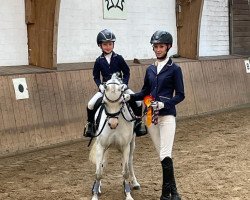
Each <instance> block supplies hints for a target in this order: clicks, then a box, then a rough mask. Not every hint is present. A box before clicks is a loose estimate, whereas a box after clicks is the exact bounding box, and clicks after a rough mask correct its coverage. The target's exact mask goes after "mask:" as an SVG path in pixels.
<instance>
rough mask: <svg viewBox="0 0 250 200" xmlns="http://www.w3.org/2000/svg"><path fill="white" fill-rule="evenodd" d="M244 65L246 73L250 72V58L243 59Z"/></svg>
mask: <svg viewBox="0 0 250 200" xmlns="http://www.w3.org/2000/svg"><path fill="white" fill-rule="evenodd" d="M245 66H246V71H247V73H250V58H249V59H248V60H245Z"/></svg>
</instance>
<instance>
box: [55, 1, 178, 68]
mask: <svg viewBox="0 0 250 200" xmlns="http://www.w3.org/2000/svg"><path fill="white" fill-rule="evenodd" d="M113 2H116V0H113ZM126 4H127V19H126V20H110V19H109V20H108V19H103V6H102V0H98V1H97V0H95V1H94V0H92V1H90V0H61V6H60V16H59V30H58V50H57V61H58V63H70V62H89V61H95V59H96V58H97V57H98V56H99V55H100V53H101V50H100V49H99V47H98V46H97V44H96V36H97V34H98V32H99V31H101V30H103V29H105V28H107V29H110V30H112V31H113V32H114V33H115V35H116V43H115V49H114V51H115V52H117V53H118V54H121V55H122V56H123V57H124V58H125V59H126V60H132V59H134V58H138V59H148V58H152V57H154V54H153V51H152V47H151V45H150V38H151V36H152V34H153V33H154V32H155V31H156V30H161V29H162V30H166V31H169V32H170V33H171V34H172V35H173V38H174V44H173V47H172V48H171V50H170V52H169V55H173V54H175V53H177V42H176V38H177V29H176V16H175V0H168V1H166V0H154V1H152V0H137V1H128V0H126Z"/></svg>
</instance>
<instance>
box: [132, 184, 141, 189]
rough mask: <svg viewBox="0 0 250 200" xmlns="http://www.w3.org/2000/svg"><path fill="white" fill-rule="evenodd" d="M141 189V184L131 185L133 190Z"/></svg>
mask: <svg viewBox="0 0 250 200" xmlns="http://www.w3.org/2000/svg"><path fill="white" fill-rule="evenodd" d="M140 189H141V186H140V185H134V186H133V190H140Z"/></svg>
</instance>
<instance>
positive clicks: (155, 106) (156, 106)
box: [151, 101, 164, 110]
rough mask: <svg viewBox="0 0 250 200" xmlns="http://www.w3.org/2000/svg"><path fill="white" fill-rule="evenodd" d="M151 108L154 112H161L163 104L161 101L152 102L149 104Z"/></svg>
mask: <svg viewBox="0 0 250 200" xmlns="http://www.w3.org/2000/svg"><path fill="white" fill-rule="evenodd" d="M151 106H152V108H153V109H154V110H161V109H162V108H164V103H163V102H161V101H154V102H152V103H151Z"/></svg>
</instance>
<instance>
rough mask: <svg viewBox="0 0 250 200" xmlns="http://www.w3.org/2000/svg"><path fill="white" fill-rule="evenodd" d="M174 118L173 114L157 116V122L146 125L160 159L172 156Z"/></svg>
mask: <svg viewBox="0 0 250 200" xmlns="http://www.w3.org/2000/svg"><path fill="white" fill-rule="evenodd" d="M175 128H176V120H175V117H174V116H173V115H166V116H159V118H158V124H157V125H154V124H151V126H150V127H148V132H149V133H150V136H151V139H152V141H153V143H154V146H155V148H156V151H157V153H158V155H159V157H160V160H161V161H162V160H163V159H164V158H165V157H167V156H168V157H170V158H171V157H172V148H173V144H174V136H175Z"/></svg>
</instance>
